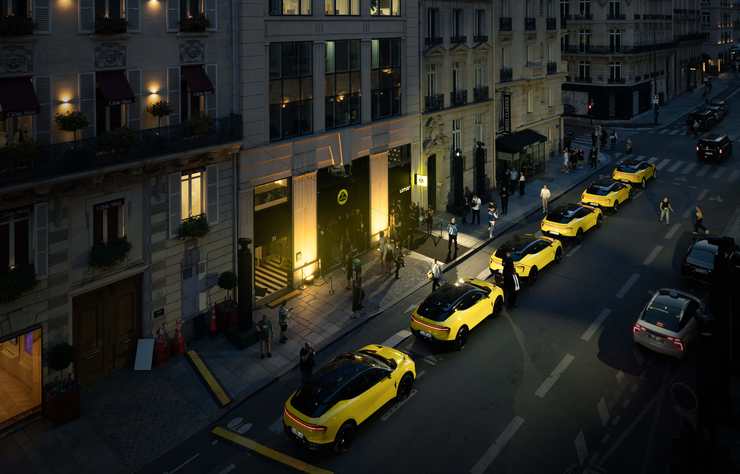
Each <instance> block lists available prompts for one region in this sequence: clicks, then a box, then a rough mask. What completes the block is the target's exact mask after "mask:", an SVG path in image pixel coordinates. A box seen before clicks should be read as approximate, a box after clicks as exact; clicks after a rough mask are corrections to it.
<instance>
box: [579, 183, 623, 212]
mask: <svg viewBox="0 0 740 474" xmlns="http://www.w3.org/2000/svg"><path fill="white" fill-rule="evenodd" d="M631 190H632V186H630V185H629V184H625V183H620V182H619V181H614V180H613V179H608V178H604V179H600V180H597V181H594V182H593V183H591V184H589V185H588V187H587V188H586V190H585V191H583V194H581V202H582V203H583V204H588V205H591V206H597V207H602V208H609V209H611V210H613V211H615V212H616V211H617V210H619V206H621V205H622V204H624V203H625V201H627V200H628V199H629V198H630V191H631Z"/></svg>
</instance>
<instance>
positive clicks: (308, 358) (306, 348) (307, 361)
mask: <svg viewBox="0 0 740 474" xmlns="http://www.w3.org/2000/svg"><path fill="white" fill-rule="evenodd" d="M315 356H316V353H315V352H314V350H313V347H311V344H309V343H308V342H306V343H304V344H303V347H301V352H300V353H299V363H298V365H299V367H300V368H301V378H302V379H303V382H304V383H305V382H307V381H308V379H310V378H311V374H312V373H313V366H314V363H315V362H314V357H315Z"/></svg>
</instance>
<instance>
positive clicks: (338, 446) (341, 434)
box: [333, 421, 357, 453]
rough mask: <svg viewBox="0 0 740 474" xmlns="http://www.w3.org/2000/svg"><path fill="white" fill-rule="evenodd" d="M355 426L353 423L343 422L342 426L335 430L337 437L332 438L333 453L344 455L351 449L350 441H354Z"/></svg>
mask: <svg viewBox="0 0 740 474" xmlns="http://www.w3.org/2000/svg"><path fill="white" fill-rule="evenodd" d="M356 430H357V426H356V425H355V423H354V422H353V421H345V422H344V424H343V425H342V426H340V427H339V430H337V435H336V436H335V437H334V446H333V448H334V452H335V453H346V452H347V451H349V448H351V447H352V441H354V439H355V431H356Z"/></svg>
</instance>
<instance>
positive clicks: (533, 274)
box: [529, 267, 539, 283]
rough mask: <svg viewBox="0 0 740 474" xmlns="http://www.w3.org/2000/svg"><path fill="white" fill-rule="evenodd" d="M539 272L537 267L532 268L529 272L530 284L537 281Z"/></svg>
mask: <svg viewBox="0 0 740 474" xmlns="http://www.w3.org/2000/svg"><path fill="white" fill-rule="evenodd" d="M538 273H539V271H538V270H537V267H532V269H531V270H530V271H529V283H534V282H535V281H537V274H538Z"/></svg>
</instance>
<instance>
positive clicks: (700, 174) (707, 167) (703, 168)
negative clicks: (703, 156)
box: [696, 165, 709, 177]
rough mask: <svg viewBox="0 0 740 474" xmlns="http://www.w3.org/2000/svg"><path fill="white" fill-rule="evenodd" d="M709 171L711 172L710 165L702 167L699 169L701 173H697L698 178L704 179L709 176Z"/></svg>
mask: <svg viewBox="0 0 740 474" xmlns="http://www.w3.org/2000/svg"><path fill="white" fill-rule="evenodd" d="M707 171H709V165H702V167H701V168H699V172H698V173H696V176H698V177H702V176H704V175H705V174H707Z"/></svg>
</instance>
